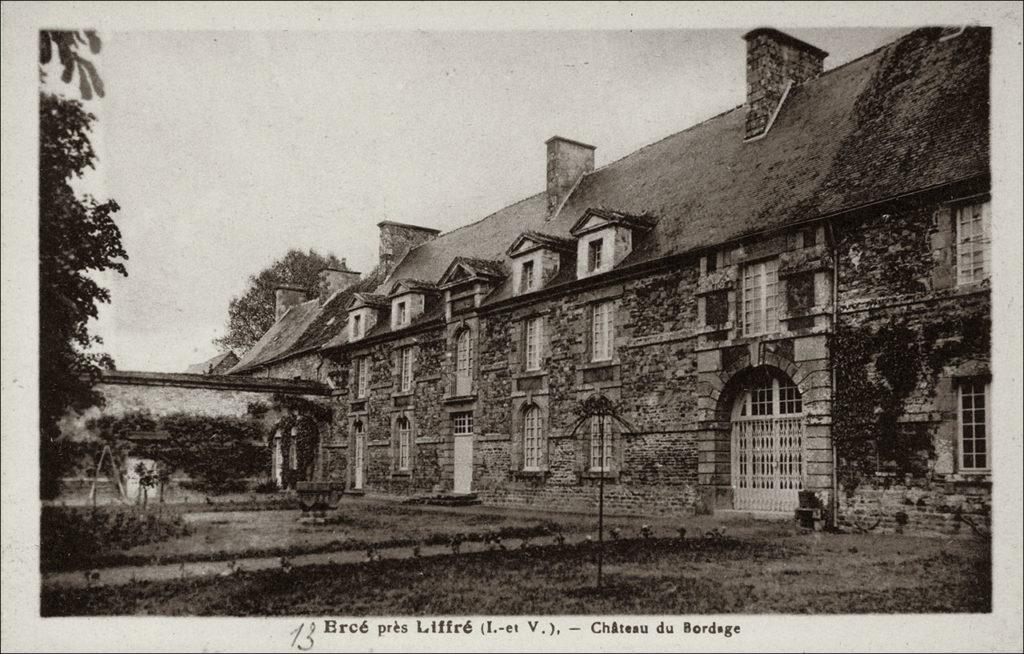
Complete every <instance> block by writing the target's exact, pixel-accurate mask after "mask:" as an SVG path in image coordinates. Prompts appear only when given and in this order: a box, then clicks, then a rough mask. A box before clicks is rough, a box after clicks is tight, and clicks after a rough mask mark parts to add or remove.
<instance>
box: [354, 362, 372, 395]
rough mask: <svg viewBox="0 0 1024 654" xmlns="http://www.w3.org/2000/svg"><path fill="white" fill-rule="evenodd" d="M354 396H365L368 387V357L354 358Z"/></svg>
mask: <svg viewBox="0 0 1024 654" xmlns="http://www.w3.org/2000/svg"><path fill="white" fill-rule="evenodd" d="M355 368H356V397H366V391H367V390H368V389H369V388H370V357H359V358H358V359H356V365H355Z"/></svg>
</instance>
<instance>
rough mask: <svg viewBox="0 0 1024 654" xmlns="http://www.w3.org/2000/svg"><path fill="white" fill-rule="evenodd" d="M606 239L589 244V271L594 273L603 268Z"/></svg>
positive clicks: (595, 240) (599, 239)
mask: <svg viewBox="0 0 1024 654" xmlns="http://www.w3.org/2000/svg"><path fill="white" fill-rule="evenodd" d="M603 244H604V239H602V238H598V239H594V240H593V241H591V242H590V243H589V244H587V270H588V271H589V272H594V271H596V270H599V269H600V268H601V248H602V246H603Z"/></svg>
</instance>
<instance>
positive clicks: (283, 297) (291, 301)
mask: <svg viewBox="0 0 1024 654" xmlns="http://www.w3.org/2000/svg"><path fill="white" fill-rule="evenodd" d="M305 301H306V288H305V287H302V286H297V285H295V284H281V285H279V286H277V287H276V288H275V289H274V321H275V322H276V321H278V320H280V319H281V316H283V315H284V314H285V313H286V312H287V311H288V309H291V308H292V307H294V306H295V305H296V304H302V303H303V302H305Z"/></svg>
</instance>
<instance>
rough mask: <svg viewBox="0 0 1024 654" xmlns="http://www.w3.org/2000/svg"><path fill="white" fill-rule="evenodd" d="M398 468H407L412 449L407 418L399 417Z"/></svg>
mask: <svg viewBox="0 0 1024 654" xmlns="http://www.w3.org/2000/svg"><path fill="white" fill-rule="evenodd" d="M396 426H397V427H398V469H399V470H408V469H409V452H410V451H411V450H412V427H411V426H410V425H409V419H408V418H406V417H404V416H403V417H401V418H399V419H398V422H397V425H396Z"/></svg>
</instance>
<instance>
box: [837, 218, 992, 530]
mask: <svg viewBox="0 0 1024 654" xmlns="http://www.w3.org/2000/svg"><path fill="white" fill-rule="evenodd" d="M953 210H955V205H927V206H921V207H908V208H905V209H902V210H899V211H894V212H893V213H891V214H883V215H876V216H870V217H866V218H865V219H863V220H859V221H856V222H852V223H849V224H846V225H844V226H843V227H842V229H841V231H838V238H839V240H840V262H841V269H840V273H839V276H840V283H839V291H840V325H839V337H840V341H839V343H840V345H842V346H845V348H846V349H845V351H844V352H846V353H847V354H844V353H839V356H840V357H842V356H846V355H848V353H850V352H856V351H858V348H863V349H864V351H865V352H867V354H866V355H865V356H864V357H862V358H863V361H861V362H860V363H862V364H863V365H861V366H846V367H844V370H849V371H850V373H848V374H847V373H844V374H842V375H841V378H842V379H844V380H846V382H847V383H845V384H842V383H841V384H840V385H839V387H838V395H837V412H838V413H839V415H837V445H838V446H839V448H840V461H839V469H838V473H839V476H840V486H841V493H840V512H839V520H840V523H841V524H842V525H843V526H846V527H850V528H855V529H859V528H867V527H872V526H875V525H876V523H877V526H875V527H874V528H875V529H878V530H897V529H904V528H906V529H913V530H917V531H941V532H945V533H949V532H958V531H965V530H968V529H969V528H968V523H970V524H975V525H980V526H981V527H982V528H984V527H986V526H987V524H988V516H989V513H990V506H991V476H990V475H989V474H987V473H985V472H981V473H978V472H974V471H964V470H961V468H960V465H959V433H958V430H959V426H958V406H957V403H958V394H957V388H958V385H959V384H960V383H962V382H963V381H964V380H972V379H985V380H987V379H988V376H989V360H990V352H989V350H990V339H989V335H990V316H991V301H990V295H989V286H988V282H987V281H984V282H979V283H972V284H968V285H961V286H958V285H957V284H956V270H955V267H954V265H955V261H956V256H955V224H954V222H953V220H951V217H952V216H953V213H952V211H953ZM859 371H863V372H859ZM993 438H995V439H998V434H995V435H991V434H990V435H989V440H990V442H991V440H992V439H993ZM995 447H998V442H997V443H996V444H995Z"/></svg>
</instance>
